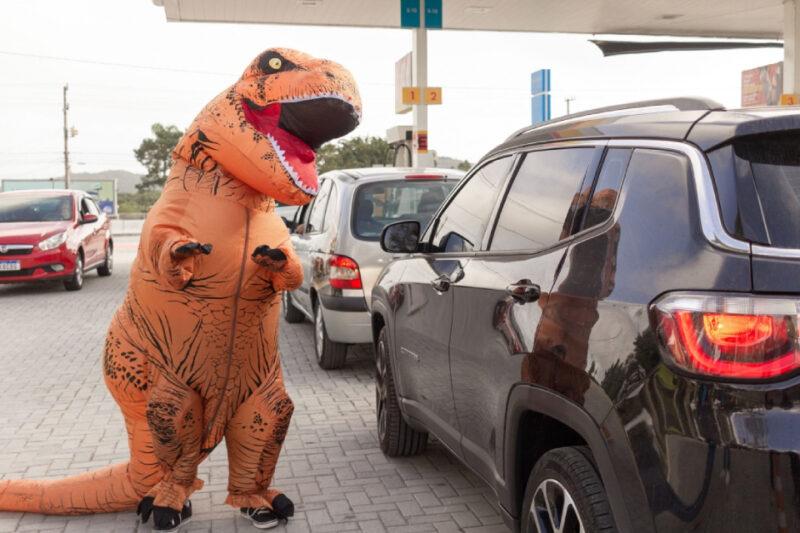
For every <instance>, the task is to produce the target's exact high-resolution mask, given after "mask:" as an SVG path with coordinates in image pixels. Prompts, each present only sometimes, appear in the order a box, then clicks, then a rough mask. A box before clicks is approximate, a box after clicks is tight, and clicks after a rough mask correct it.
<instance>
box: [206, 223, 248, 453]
mask: <svg viewBox="0 0 800 533" xmlns="http://www.w3.org/2000/svg"><path fill="white" fill-rule="evenodd" d="M244 217H245V218H244V245H243V246H242V262H241V264H240V265H239V282H238V283H237V285H236V294H234V296H233V318H232V320H231V335H230V338H229V340H228V364H227V365H226V366H225V381H224V385H223V388H222V391H221V394H220V396H219V401H218V402H217V406H216V408H215V409H214V415H213V416H212V417H211V418H209V419H208V425H207V426H206V430H205V434H204V435H203V439H205V438H207V437H208V435H209V434H210V433H211V427H212V426H213V425H214V421H215V420H216V419H217V416H219V411H220V409H221V408H222V402H223V401H224V400H225V391H226V390H227V388H228V380H229V379H230V378H231V365H232V364H233V346H234V343H235V341H236V326H237V323H238V322H239V296H240V295H241V294H242V282H243V281H244V266H245V264H246V262H247V242H248V241H249V240H250V211H248V210H247V208H245V210H244Z"/></svg>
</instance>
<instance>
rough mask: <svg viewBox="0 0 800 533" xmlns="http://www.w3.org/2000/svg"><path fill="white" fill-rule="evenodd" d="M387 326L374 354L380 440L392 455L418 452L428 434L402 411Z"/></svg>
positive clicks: (425, 441) (380, 336) (376, 409)
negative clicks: (410, 422)
mask: <svg viewBox="0 0 800 533" xmlns="http://www.w3.org/2000/svg"><path fill="white" fill-rule="evenodd" d="M389 350H390V347H389V342H388V338H387V331H386V327H384V328H383V329H381V331H380V333H379V334H378V344H377V346H376V350H375V351H376V353H375V415H376V418H377V422H378V442H379V443H380V446H381V450H382V451H383V453H384V454H386V455H388V456H389V457H402V456H409V455H417V454H419V453H421V452H423V451H424V450H425V448H426V447H427V445H428V434H427V433H426V432H424V431H417V430H415V429H414V428H412V427H411V426H409V425H408V423H406V421H405V419H404V418H403V413H402V412H400V402H399V401H398V399H397V389H396V387H395V384H394V374H393V372H392V358H391V353H390V351H389Z"/></svg>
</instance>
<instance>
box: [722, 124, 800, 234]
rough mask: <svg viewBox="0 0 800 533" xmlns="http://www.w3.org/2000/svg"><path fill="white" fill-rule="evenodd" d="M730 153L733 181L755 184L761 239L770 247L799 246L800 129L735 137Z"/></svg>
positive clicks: (742, 201)
mask: <svg viewBox="0 0 800 533" xmlns="http://www.w3.org/2000/svg"><path fill="white" fill-rule="evenodd" d="M733 155H734V163H733V168H734V169H735V174H736V178H737V181H739V182H741V181H742V180H747V179H752V183H753V184H754V186H755V193H756V195H757V199H758V201H759V203H760V205H758V206H757V208H758V210H760V212H761V214H762V216H763V219H764V224H765V226H766V236H765V237H766V239H764V240H766V241H767V242H768V243H769V244H770V245H772V246H777V247H781V248H800V132H797V131H794V132H782V133H779V134H768V135H758V136H753V137H744V138H741V139H737V140H735V141H734V142H733ZM741 194H742V191H740V192H739V195H741ZM722 201H723V203H724V200H722ZM744 201H745V199H740V203H744ZM751 201H752V200H751Z"/></svg>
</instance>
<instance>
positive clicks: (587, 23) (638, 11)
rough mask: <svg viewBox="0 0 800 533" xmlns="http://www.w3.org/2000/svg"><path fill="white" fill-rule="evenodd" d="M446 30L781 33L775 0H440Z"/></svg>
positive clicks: (177, 17) (232, 13)
mask: <svg viewBox="0 0 800 533" xmlns="http://www.w3.org/2000/svg"><path fill="white" fill-rule="evenodd" d="M153 1H154V3H155V4H156V5H159V6H163V7H164V11H165V12H166V15H167V20H170V21H185V22H234V23H235V22H240V23H266V24H304V25H320V26H362V27H384V28H399V27H401V24H400V11H401V2H400V0H226V1H225V2H220V1H218V0H153ZM442 3H443V5H442V28H443V29H451V30H484V31H523V32H557V33H585V34H628V35H672V36H687V37H688V36H693V37H727V38H740V39H781V38H782V36H783V30H784V5H783V4H784V2H783V0H703V1H698V0H669V1H664V0H613V1H611V0H443V2H442Z"/></svg>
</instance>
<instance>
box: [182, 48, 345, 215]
mask: <svg viewBox="0 0 800 533" xmlns="http://www.w3.org/2000/svg"><path fill="white" fill-rule="evenodd" d="M360 117H361V99H360V97H359V94H358V88H357V87H356V84H355V81H354V80H353V77H352V75H351V74H350V73H349V72H348V71H347V70H346V69H345V68H343V67H342V66H341V65H338V64H336V63H333V62H332V61H328V60H325V59H317V58H314V57H311V56H310V55H308V54H304V53H302V52H298V51H295V50H289V49H286V48H271V49H269V50H267V51H265V52H263V53H262V54H260V55H259V56H258V57H256V58H255V59H254V60H253V62H252V63H250V65H249V66H248V67H247V68H246V69H245V71H244V74H242V77H241V78H239V80H238V81H237V82H236V83H235V84H234V85H233V86H231V87H230V88H229V89H227V90H226V91H225V92H223V93H222V94H220V95H219V96H217V97H216V98H215V99H214V100H212V101H211V102H210V103H209V104H208V105H207V106H206V107H205V108H204V109H203V111H201V113H200V115H198V117H197V118H196V119H195V121H194V123H193V124H192V126H191V127H190V129H189V130H188V132H187V134H186V135H185V136H184V137H183V139H181V141H180V143H179V144H178V146H177V147H176V157H182V158H184V159H186V160H188V161H189V162H190V163H191V164H192V165H194V166H196V167H198V168H200V169H203V170H211V169H214V168H217V166H221V167H222V169H223V170H224V171H225V173H226V174H228V175H230V176H232V177H234V178H236V179H238V180H240V181H242V182H244V183H246V184H247V185H249V186H250V187H252V188H254V189H256V190H257V191H259V192H262V193H264V194H266V195H268V196H271V197H272V198H275V199H276V200H278V201H280V202H282V203H286V204H301V205H302V204H305V203H308V202H309V201H310V200H311V198H313V197H314V195H316V193H317V189H318V187H319V184H318V178H317V167H316V150H317V149H318V148H319V147H320V146H321V145H322V144H323V143H325V142H327V141H330V140H331V139H335V138H337V137H341V136H342V135H345V134H347V133H349V132H351V131H353V129H355V127H356V126H357V125H358V123H359V120H360Z"/></svg>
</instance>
